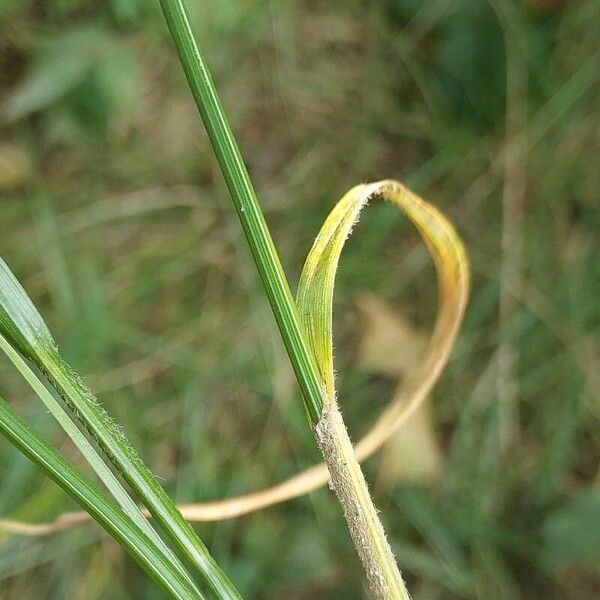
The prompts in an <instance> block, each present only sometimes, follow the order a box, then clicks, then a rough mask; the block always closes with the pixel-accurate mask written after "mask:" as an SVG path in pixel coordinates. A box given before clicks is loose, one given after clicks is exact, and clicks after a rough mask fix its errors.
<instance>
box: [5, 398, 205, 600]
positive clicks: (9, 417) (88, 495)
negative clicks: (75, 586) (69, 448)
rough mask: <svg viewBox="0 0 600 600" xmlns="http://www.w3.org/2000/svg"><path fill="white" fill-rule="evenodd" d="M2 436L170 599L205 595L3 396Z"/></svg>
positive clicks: (191, 598)
mask: <svg viewBox="0 0 600 600" xmlns="http://www.w3.org/2000/svg"><path fill="white" fill-rule="evenodd" d="M0 433H2V434H3V435H4V436H5V437H6V438H7V439H8V440H9V441H10V442H11V443H12V444H14V445H15V446H16V447H17V448H18V449H19V450H20V451H21V452H23V454H25V455H26V456H27V457H28V458H29V459H31V460H32V461H33V462H34V463H36V464H37V465H39V466H40V467H41V468H42V469H44V471H46V473H47V474H48V475H49V476H50V477H51V478H52V479H53V480H54V481H55V482H56V483H57V484H58V485H59V486H60V487H61V488H63V490H65V491H66V492H67V493H68V494H69V495H70V496H71V497H72V498H73V499H74V500H75V501H76V502H77V503H78V504H80V505H81V506H82V507H83V508H84V509H85V510H86V511H87V512H89V513H90V514H91V515H92V516H93V517H94V519H95V520H96V521H97V522H98V523H99V524H100V525H102V527H104V529H106V531H108V533H110V535H112V536H113V537H114V538H115V539H116V540H117V541H118V542H119V543H120V544H121V545H122V546H123V547H124V548H126V550H127V551H128V552H129V553H130V554H131V555H132V556H133V558H135V560H136V561H137V562H138V563H139V564H140V565H141V566H142V567H143V569H144V570H145V571H146V572H147V573H148V574H149V575H150V576H151V577H152V578H153V579H154V580H155V581H156V582H157V583H158V584H159V585H160V586H161V587H162V588H163V589H164V590H165V591H166V592H167V593H168V594H169V596H171V597H172V598H178V599H181V600H197V599H198V598H202V595H201V594H200V593H199V592H198V590H197V589H195V588H194V586H193V585H192V584H191V583H190V581H189V580H188V579H187V578H186V577H183V576H182V574H181V573H180V572H179V571H178V570H177V569H176V568H174V566H173V564H172V563H171V561H170V560H169V559H167V558H166V557H165V555H164V554H163V552H162V551H161V550H160V549H159V548H158V547H157V546H156V544H155V543H154V542H153V541H152V540H151V539H150V538H149V537H148V536H147V535H146V534H145V533H144V532H143V531H142V530H141V529H140V528H139V527H138V526H137V525H136V524H135V523H134V522H133V520H132V519H131V518H130V517H129V516H128V515H126V514H125V513H124V512H123V511H122V510H121V509H120V508H119V507H118V506H117V505H116V504H114V503H113V502H111V501H109V500H108V499H107V498H106V497H105V496H104V495H103V494H102V493H101V492H100V491H99V490H98V489H97V488H96V487H95V486H94V484H93V483H92V482H91V481H90V480H89V479H88V478H87V477H86V476H85V475H84V474H83V473H81V472H80V471H78V470H77V469H76V468H75V467H74V466H73V465H72V464H70V463H69V462H68V461H67V460H66V459H65V458H64V457H63V456H62V455H61V454H59V453H58V452H57V451H56V450H55V449H54V448H53V447H52V446H50V445H49V444H48V443H47V442H45V441H44V440H43V439H42V438H41V437H39V436H38V434H37V433H36V432H35V431H34V430H33V429H31V427H29V425H28V424H27V423H26V422H25V421H24V420H23V419H22V418H21V417H20V416H19V415H18V414H17V413H15V412H14V411H13V410H12V409H11V407H10V406H9V405H8V404H7V403H6V401H5V400H4V399H3V398H2V397H0Z"/></svg>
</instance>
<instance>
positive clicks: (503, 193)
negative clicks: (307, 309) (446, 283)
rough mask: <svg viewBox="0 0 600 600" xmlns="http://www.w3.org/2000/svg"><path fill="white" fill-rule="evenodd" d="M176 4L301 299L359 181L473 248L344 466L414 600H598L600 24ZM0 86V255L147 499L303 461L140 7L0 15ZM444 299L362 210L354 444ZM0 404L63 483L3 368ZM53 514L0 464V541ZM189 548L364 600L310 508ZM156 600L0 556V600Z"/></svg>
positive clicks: (120, 0) (507, 5) (174, 82)
mask: <svg viewBox="0 0 600 600" xmlns="http://www.w3.org/2000/svg"><path fill="white" fill-rule="evenodd" d="M188 4H189V8H190V11H191V13H192V17H193V22H194V24H195V28H196V32H197V34H198V37H199V40H200V43H201V44H202V46H203V47H204V48H205V52H206V56H207V58H208V60H209V63H210V64H211V65H212V68H213V70H214V74H215V78H216V80H217V83H218V86H219V88H220V89H221V91H222V95H223V100H224V103H225V105H226V107H227V109H228V111H229V114H230V117H231V119H232V124H233V126H234V129H235V131H236V133H237V135H238V137H239V141H240V143H241V146H242V149H243V152H244V155H245V156H246V159H247V162H248V165H249V169H250V171H251V174H252V176H253V178H254V181H255V183H256V186H257V189H258V191H259V195H260V197H261V199H262V201H263V202H264V206H265V210H266V215H267V219H268V221H269V223H270V225H271V226H272V230H273V233H274V237H275V241H276V243H277V245H278V247H279V249H280V252H281V255H282V260H283V263H284V265H285V267H286V270H287V271H288V274H289V276H290V278H291V280H292V282H293V283H294V284H295V282H296V281H297V277H298V274H299V272H300V268H301V265H302V262H303V260H304V257H305V255H306V253H307V251H308V249H309V247H310V245H311V243H312V239H313V237H314V235H315V234H316V232H317V231H318V228H319V227H320V224H321V222H322V221H323V219H324V217H325V216H326V214H327V213H328V212H329V209H330V208H331V207H332V206H333V204H334V202H335V201H336V200H337V199H338V198H339V197H341V195H342V194H343V193H344V192H345V191H346V190H347V189H349V188H350V187H351V186H352V185H354V184H356V183H358V182H360V181H370V180H377V179H381V178H387V177H393V178H397V179H400V180H402V181H404V182H406V183H407V184H409V185H410V186H411V187H412V188H413V189H414V190H415V191H416V192H418V193H419V194H421V195H422V196H424V197H426V198H427V199H429V200H430V201H432V202H434V203H436V204H437V205H438V206H440V207H441V208H442V209H443V210H444V211H445V212H446V213H447V214H449V215H450V217H451V218H452V219H453V220H454V222H455V223H456V225H457V228H458V229H459V231H460V232H461V234H462V236H463V237H464V239H465V241H466V244H467V247H468V249H469V252H470V258H471V261H472V268H473V292H472V299H471V303H470V306H469V309H468V312H467V317H466V323H465V326H464V329H463V333H462V335H461V338H460V342H459V345H458V347H457V348H456V350H455V353H454V356H453V360H452V362H451V364H450V366H449V368H448V369H447V370H446V372H445V374H444V376H443V378H442V381H441V383H440V384H439V385H438V386H437V387H436V390H435V393H434V394H433V397H432V398H431V402H430V404H429V406H428V410H427V411H425V412H423V413H422V414H421V415H420V416H419V418H418V420H417V421H416V422H414V423H413V426H411V424H409V425H408V426H407V428H406V429H405V430H404V431H405V434H404V435H402V436H400V438H399V439H398V440H395V441H394V442H393V443H392V444H391V445H390V446H389V447H388V448H387V449H386V451H385V452H384V453H383V458H382V459H380V458H374V459H371V460H369V461H368V462H367V464H366V471H367V474H368V478H369V480H370V481H371V482H372V485H373V489H374V493H375V496H376V503H377V505H378V506H379V508H380V509H381V510H382V517H383V520H384V522H385V524H386V527H387V530H388V532H389V535H390V538H391V542H392V546H393V547H394V550H395V552H396V554H397V557H398V559H399V562H400V564H401V566H402V568H403V570H404V573H405V574H406V577H407V579H408V581H409V587H410V589H411V590H412V594H413V596H414V598H415V600H434V599H448V598H450V599H452V598H456V599H459V598H461V599H462V598H465V599H467V598H469V599H470V598H481V599H491V598H494V599H519V598H522V599H538V598H539V599H542V598H543V599H554V598H556V599H558V598H560V599H565V598H568V599H573V600H586V599H590V600H591V599H592V598H598V597H600V575H599V572H598V569H597V567H598V564H600V478H599V475H598V467H599V452H598V449H599V442H600V427H599V419H600V406H599V403H598V397H597V392H598V390H599V389H600V379H599V375H600V368H599V367H600V362H599V355H598V349H599V347H600V343H599V341H598V328H599V326H600V303H599V302H598V293H599V290H600V261H599V260H598V256H599V251H600V248H599V243H598V232H599V231H600V216H599V211H598V207H599V203H598V190H599V189H600V169H599V168H598V156H600V103H599V102H598V98H599V97H600V60H599V58H600V53H599V51H600V43H599V42H600V3H598V2H596V1H595V0H582V1H578V2H577V1H572V2H568V1H566V0H565V1H562V2H561V1H560V0H522V1H520V2H516V1H505V0H490V1H484V0H459V1H455V2H451V1H449V0H423V1H420V0H419V1H417V0H404V1H400V0H379V1H378V2H360V1H358V0H344V1H341V0H336V1H333V2H331V1H330V2H324V1H320V0H314V1H306V2H275V1H273V0H227V1H223V0H207V1H205V2H193V1H190V2H188ZM0 90H1V93H0V119H1V123H0V194H1V197H0V202H1V203H0V211H1V219H0V254H1V255H2V257H3V258H4V259H5V260H6V261H7V262H8V263H9V265H10V266H11V268H12V269H13V271H14V272H15V273H16V274H17V276H18V277H19V278H20V280H21V281H22V283H23V284H24V286H25V288H26V289H27V290H28V292H29V293H30V295H31V296H32V297H33V299H34V301H35V302H36V304H37V305H38V306H39V308H40V309H41V312H42V314H43V315H44V316H45V317H46V319H47V321H48V323H49V325H50V327H51V329H52V330H53V332H54V333H55V337H56V338H57V340H59V341H60V344H61V348H62V351H63V353H64V355H65V356H66V358H67V360H68V361H69V362H70V363H71V364H73V365H74V366H75V367H76V368H77V369H78V370H79V371H80V372H82V373H85V374H87V376H88V381H89V383H90V384H91V386H92V387H93V388H94V389H95V390H96V391H97V392H98V393H99V396H100V398H101V400H102V401H103V403H104V404H105V406H106V408H107V409H108V410H109V412H110V413H112V414H113V415H114V416H115V418H116V419H117V420H118V421H119V422H121V423H122V424H123V425H124V427H125V428H126V430H127V433H128V435H129V436H130V438H131V439H132V441H133V442H134V444H135V445H136V447H137V448H138V449H139V450H140V452H141V454H142V456H143V457H144V458H145V460H146V461H147V462H148V463H149V464H150V465H152V467H153V469H154V470H155V472H156V473H157V474H158V475H160V476H161V477H162V478H164V480H165V485H166V486H167V489H168V490H169V491H170V492H171V493H172V494H173V495H174V496H175V497H176V498H177V499H178V500H179V501H186V502H189V501H201V500H211V499H216V498H220V497H225V496H231V495H235V494H239V493H243V492H245V491H252V490H255V489H258V488H260V487H262V486H266V485H269V484H271V483H275V482H278V481H280V480H282V479H283V478H285V477H286V476H288V475H290V474H293V473H295V472H297V471H298V470H299V469H300V468H301V467H303V466H307V465H309V464H311V463H312V462H314V461H316V460H317V459H318V456H317V452H316V449H315V444H314V442H313V439H312V436H311V434H310V432H309V431H308V428H307V426H306V422H305V417H304V414H303V409H302V407H301V403H300V401H299V398H298V390H297V388H296V385H295V383H294V379H293V375H292V373H291V370H290V368H289V366H288V362H287V358H286V356H285V354H284V351H283V349H282V345H281V343H280V341H279V338H278V334H277V332H276V329H275V327H274V323H273V320H272V317H271V316H270V313H269V309H268V306H267V303H266V301H265V299H264V297H263V293H262V289H261V286H260V283H259V281H258V279H257V276H256V273H255V270H254V266H253V264H252V262H251V260H250V257H249V254H248V251H247V249H246V247H245V242H244V240H243V239H242V236H241V232H240V228H239V225H238V223H237V220H236V217H235V215H234V212H233V208H232V205H231V203H230V200H229V198H228V196H227V191H226V189H225V187H224V183H223V181H222V178H221V175H220V173H219V171H218V168H217V166H216V162H215V160H214V157H213V153H212V150H211V148H210V145H209V143H208V140H207V138H206V136H205V134H204V132H203V130H202V126H201V123H200V120H199V118H198V116H197V114H196V110H195V107H194V105H193V102H192V99H191V95H190V93H189V91H188V89H187V85H186V83H185V80H184V77H183V74H182V71H181V68H180V66H179V64H178V62H177V59H176V55H175V52H174V50H173V48H172V46H171V43H170V40H169V36H168V33H167V30H166V27H165V24H164V22H163V18H162V15H161V14H160V10H159V7H158V2H156V3H155V2H143V1H142V0H109V1H106V2H95V1H92V0H45V1H44V0H2V1H1V2H0ZM436 294H437V292H436V286H435V277H434V273H433V268H432V266H431V264H430V262H429V258H428V255H427V252H426V250H425V248H424V247H423V245H422V243H421V242H420V240H419V239H418V236H417V234H416V233H415V232H414V231H413V230H412V229H411V228H410V226H409V225H407V223H406V221H405V219H404V218H403V217H402V215H401V214H399V213H398V212H397V209H395V208H394V207H392V206H385V205H374V206H373V207H371V208H369V210H368V211H366V213H365V216H364V218H363V221H362V222H361V225H360V226H359V227H358V228H357V231H356V233H355V239H353V240H352V241H351V242H350V243H349V245H348V248H347V250H346V252H345V254H344V256H343V257H342V266H341V271H340V273H339V275H338V287H337V289H336V303H337V306H336V317H335V318H336V334H335V335H336V361H337V369H338V371H339V381H340V383H339V386H340V398H341V402H342V406H343V410H344V413H345V415H346V418H347V421H348V423H349V425H350V427H351V430H352V433H353V435H354V437H358V436H359V435H360V434H361V433H364V432H365V431H366V430H367V428H368V426H369V424H370V423H371V422H372V421H373V420H374V418H375V417H376V415H377V413H378V411H379V410H380V409H381V408H382V407H383V406H384V405H385V403H386V402H387V401H388V400H389V398H390V397H391V395H392V394H393V393H394V389H395V387H396V385H397V382H398V380H400V382H401V380H402V375H403V373H404V374H405V373H406V371H407V370H410V369H411V365H414V364H415V361H418V354H416V353H417V352H419V351H421V350H422V347H423V340H424V339H425V337H426V334H427V331H429V329H430V327H431V324H432V322H433V319H434V316H435V309H436ZM408 323H410V325H408ZM390 332H393V333H394V335H393V336H390V335H389V333H390ZM390 337H391V338H392V339H391V341H390ZM376 347H379V348H384V349H385V351H384V352H380V353H379V354H377V353H374V351H373V348H376ZM407 349H408V351H407ZM390 359H391V360H390ZM396 360H397V363H396V362H395V361H396ZM0 388H1V391H2V394H3V395H4V396H5V397H6V398H8V399H9V401H11V402H12V403H13V405H14V406H16V407H18V408H19V410H20V411H21V412H22V413H23V414H25V415H27V416H28V417H29V418H30V419H31V420H32V421H33V422H34V423H35V425H36V426H37V428H38V429H39V430H41V431H43V432H44V433H45V434H46V435H48V436H50V437H51V438H52V439H53V440H54V441H55V442H56V443H57V444H59V445H61V447H62V448H63V449H65V450H66V451H67V452H71V453H72V455H73V456H75V452H74V451H73V450H71V449H69V447H68V443H67V441H66V440H65V439H64V436H63V435H62V433H61V432H59V431H58V430H57V428H56V425H55V423H54V422H53V419H52V417H51V416H50V415H49V414H47V413H46V411H45V410H44V409H43V408H42V407H41V406H40V405H39V403H37V402H35V401H34V400H33V398H32V395H31V393H30V391H29V390H28V389H27V388H26V387H25V385H24V384H23V382H22V381H20V380H19V377H18V375H17V374H15V372H14V371H13V370H12V369H11V368H10V366H9V365H8V364H7V362H6V361H5V360H2V361H0ZM73 508H74V506H73V505H72V503H71V502H70V501H69V500H67V499H66V497H65V495H64V494H63V493H62V492H61V491H60V490H59V489H58V488H57V487H56V486H55V485H54V484H52V483H50V482H49V481H48V480H46V479H45V478H44V476H43V475H42V474H41V473H40V472H38V470H37V469H36V468H34V467H33V466H32V465H30V464H29V462H28V461H27V460H26V459H25V458H23V457H22V456H20V455H19V454H18V453H16V452H15V451H14V450H13V449H12V447H11V446H10V445H9V444H8V443H7V442H6V441H4V440H0V516H4V517H11V518H21V519H25V520H32V521H40V520H48V519H51V518H53V517H54V516H56V515H58V514H60V513H62V512H63V511H65V509H70V510H71V509H73ZM198 527H199V530H200V532H201V536H202V538H203V539H204V540H205V541H206V542H207V544H208V546H209V547H210V549H211V551H212V552H213V555H214V556H215V557H216V559H217V560H218V561H219V563H221V564H222V565H223V566H224V568H225V569H226V571H227V572H228V573H229V574H230V575H231V576H232V578H233V580H234V581H235V582H236V584H237V585H238V587H239V588H240V589H241V590H242V592H244V594H245V595H246V596H247V597H248V598H265V599H270V598H273V599H274V598H286V599H293V598H348V599H351V598H363V597H365V590H364V588H363V584H362V575H361V569H360V568H359V564H358V560H357V558H356V556H355V552H354V549H353V547H352V544H351V542H350V539H349V536H348V534H347V531H346V529H345V527H344V524H343V520H342V518H341V516H340V511H339V507H338V505H337V503H336V501H335V500H334V498H333V497H332V496H331V495H330V493H329V492H327V491H325V490H322V491H319V492H316V493H313V494H311V495H310V496H308V497H305V498H302V499H299V500H295V501H292V502H289V503H287V504H284V505H280V506H278V507H275V508H270V509H267V510H265V511H263V512H260V513H257V514H254V515H250V516H246V517H242V518H238V519H235V520H231V521H227V522H221V523H216V524H202V525H199V526H198ZM158 597H160V595H159V593H158V592H157V591H156V589H155V588H154V586H153V585H152V584H151V583H150V582H148V581H147V579H146V578H145V577H144V575H143V574H142V573H141V571H140V570H139V569H138V568H137V567H136V566H135V565H134V564H133V563H132V562H131V561H130V560H129V559H128V558H127V557H126V556H125V555H124V553H123V552H122V550H121V549H120V548H119V547H118V546H117V545H116V544H115V543H114V542H113V541H112V540H111V539H108V538H107V537H105V536H103V535H102V534H101V533H100V530H99V528H98V527H96V526H94V525H91V526H86V527H84V528H81V529H78V530H73V531H70V532H65V533H61V534H57V535H55V536H52V537H48V538H37V539H36V538H19V537H9V536H6V535H4V536H2V535H1V534H0V598H2V600H12V599H16V598H19V599H22V598H31V599H33V598H60V599H62V598H85V599H86V600H89V599H93V598H112V599H119V598H123V599H126V598H131V599H133V598H149V599H150V598H158Z"/></svg>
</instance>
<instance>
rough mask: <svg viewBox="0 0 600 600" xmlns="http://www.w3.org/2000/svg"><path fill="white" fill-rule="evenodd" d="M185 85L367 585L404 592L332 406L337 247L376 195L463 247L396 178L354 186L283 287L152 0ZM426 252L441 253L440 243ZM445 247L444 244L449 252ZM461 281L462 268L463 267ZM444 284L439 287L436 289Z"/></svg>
mask: <svg viewBox="0 0 600 600" xmlns="http://www.w3.org/2000/svg"><path fill="white" fill-rule="evenodd" d="M160 3H161V7H162V10H163V13H164V15H165V18H166V21H167V24H168V26H169V30H170V32H171V36H172V38H173V41H174V44H175V47H176V49H177V52H178V54H179V59H180V61H181V64H182V66H183V69H184V71H185V75H186V77H187V81H188V84H189V86H190V89H191V92H192V95H193V97H194V100H195V102H196V105H197V107H198V110H199V112H200V115H201V118H202V120H203V122H204V126H205V128H206V131H207V133H208V136H209V139H210V142H211V144H212V147H213V149H214V152H215V154H216V157H217V160H218V162H219V165H220V167H221V171H222V173H223V176H224V178H225V182H226V184H227V187H228V189H229V193H230V195H231V198H232V200H233V203H234V205H235V208H236V211H237V214H238V217H239V220H240V223H241V226H242V229H243V231H244V234H245V236H246V240H247V242H248V245H249V247H250V251H251V254H252V257H253V259H254V262H255V264H256V267H257V269H258V272H259V274H260V277H261V279H262V283H263V286H264V289H265V292H266V295H267V298H268V301H269V304H270V306H271V310H272V312H273V315H274V317H275V320H276V322H277V325H278V328H279V331H280V334H281V337H282V339H283V342H284V345H285V348H286V350H287V353H288V356H289V359H290V362H291V364H292V367H293V370H294V373H295V375H296V378H297V380H298V384H299V386H300V389H301V391H302V396H303V399H304V406H305V408H306V412H307V415H308V418H309V422H310V425H311V426H312V428H313V430H314V433H315V437H316V441H317V443H318V446H319V448H320V450H321V452H322V454H323V457H324V459H325V462H326V463H327V466H328V469H329V472H330V475H331V480H330V485H331V487H332V489H333V490H334V492H335V493H336V495H337V498H338V500H339V502H340V504H341V506H342V509H343V512H344V516H345V518H346V521H347V524H348V528H349V531H350V534H351V536H352V539H353V541H354V545H355V547H356V549H357V552H358V555H359V557H360V559H361V561H362V563H363V567H364V569H365V572H366V576H367V579H368V581H369V584H370V588H371V591H372V593H373V595H374V596H375V597H377V598H395V599H401V600H406V599H407V598H409V594H408V591H407V589H406V586H405V584H404V581H403V579H402V576H401V574H400V570H399V568H398V565H397V563H396V560H395V558H394V555H393V552H392V550H391V548H390V545H389V542H388V540H387V538H386V536H385V533H384V529H383V526H382V524H381V521H380V519H379V516H378V514H377V511H376V509H375V506H374V504H373V501H372V499H371V496H370V494H369V491H368V487H367V483H366V481H365V478H364V475H363V473H362V470H361V468H360V465H359V463H358V460H357V459H356V456H355V453H354V449H353V447H352V443H351V441H350V437H349V435H348V432H347V429H346V427H345V425H344V422H343V419H342V416H341V413H340V411H339V408H338V405H337V401H336V394H335V386H334V376H333V350H332V314H331V313H332V298H333V284H334V277H335V271H336V268H337V263H338V259H339V255H340V253H341V249H342V247H343V245H344V242H345V240H346V238H347V236H348V235H349V233H350V230H351V228H352V226H353V224H354V223H355V222H356V219H357V218H358V214H359V212H360V209H361V208H362V207H363V206H364V205H365V204H366V203H367V202H368V200H369V199H370V198H372V197H375V196H383V197H385V198H388V199H390V200H391V201H393V202H395V203H397V204H398V205H400V206H401V207H402V208H403V209H404V210H405V211H406V212H407V213H408V215H409V217H411V219H412V220H413V221H414V222H415V223H416V225H417V227H419V229H421V231H422V233H424V234H425V236H426V239H428V237H430V236H428V235H427V234H428V232H430V231H431V230H432V228H433V231H434V237H435V239H436V240H438V239H441V240H442V246H443V247H444V248H447V247H450V248H452V249H453V250H454V254H455V255H458V256H459V260H458V264H460V265H466V259H465V258H464V251H463V250H462V245H461V243H460V241H459V240H458V237H457V236H456V234H455V233H454V230H453V228H452V227H451V225H450V224H449V223H448V222H447V221H446V220H445V219H444V218H443V217H442V216H441V215H440V214H439V213H438V212H437V211H435V210H434V209H433V208H432V207H430V206H429V205H426V204H425V203H424V202H423V201H421V200H420V199H419V198H418V197H416V196H414V195H413V194H412V193H410V192H409V191H408V190H407V189H406V188H404V187H403V186H401V185H400V184H398V183H397V182H380V183H375V184H371V185H367V186H358V187H356V188H353V189H352V190H351V191H350V192H349V193H348V194H347V195H346V196H344V198H342V200H341V201H340V202H339V204H338V205H337V206H336V207H335V208H334V210H333V212H332V213H331V215H330V216H329V218H328V220H327V221H326V223H325V226H324V227H323V230H322V231H321V233H320V234H319V236H318V237H317V239H316V241H315V244H314V245H313V248H312V250H311V253H310V254H309V256H308V259H307V263H306V265H305V269H304V272H303V275H302V277H301V280H300V285H299V290H298V304H296V302H295V301H294V297H293V295H292V292H291V290H290V286H289V284H288V281H287V278H286V275H285V272H284V270H283V267H282V265H281V262H280V260H279V257H278V254H277V250H276V248H275V245H274V243H273V240H272V238H271V235H270V232H269V229H268V226H267V223H266V221H265V218H264V215H263V212H262V210H261V207H260V203H259V201H258V199H257V196H256V192H255V190H254V186H253V185H252V181H251V180H250V176H249V174H248V171H247V168H246V166H245V163H244V160H243V158H242V155H241V152H240V150H239V147H238V144H237V142H236V140H235V137H234V135H233V132H232V130H231V127H230V125H229V123H228V120H227V117H226V114H225V110H224V108H223V106H222V104H221V101H220V99H219V96H218V93H217V90H216V87H215V85H214V83H213V80H212V76H211V74H210V71H209V69H208V66H207V64H206V62H205V60H204V58H203V57H202V55H201V53H200V50H199V48H198V46H197V44H196V41H195V38H194V34H193V32H192V29H191V25H190V20H189V17H188V15H187V12H186V8H185V5H184V2H183V0H160ZM428 243H429V245H430V247H432V246H433V250H434V256H437V258H438V260H440V261H443V260H444V252H443V251H442V252H440V253H436V251H435V245H434V244H435V242H432V241H431V240H429V239H428ZM450 253H451V252H450ZM464 281H465V285H466V281H467V277H466V276H465V277H464ZM442 292H443V291H442Z"/></svg>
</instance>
